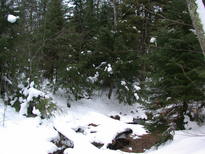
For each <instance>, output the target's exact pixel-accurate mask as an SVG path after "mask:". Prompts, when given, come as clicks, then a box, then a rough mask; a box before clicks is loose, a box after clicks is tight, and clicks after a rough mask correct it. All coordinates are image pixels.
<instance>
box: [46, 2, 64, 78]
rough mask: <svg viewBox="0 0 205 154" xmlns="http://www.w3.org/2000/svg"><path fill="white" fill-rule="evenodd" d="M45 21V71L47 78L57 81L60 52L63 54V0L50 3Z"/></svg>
mask: <svg viewBox="0 0 205 154" xmlns="http://www.w3.org/2000/svg"><path fill="white" fill-rule="evenodd" d="M45 15H46V17H45V19H44V22H45V26H44V27H43V35H44V39H45V44H44V46H43V54H44V55H43V57H44V58H43V69H44V70H45V74H44V75H45V77H46V78H49V79H51V81H52V80H53V79H54V77H55V79H57V76H56V75H57V71H58V68H57V67H58V66H57V64H58V60H59V58H58V57H59V55H58V54H59V52H61V50H62V48H61V46H60V45H61V44H60V43H59V39H58V38H59V36H60V35H62V33H63V31H62V30H63V25H64V13H63V7H62V1H61V0H51V1H50V2H49V3H48V9H47V12H46V14H45Z"/></svg>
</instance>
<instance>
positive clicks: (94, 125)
mask: <svg viewBox="0 0 205 154" xmlns="http://www.w3.org/2000/svg"><path fill="white" fill-rule="evenodd" d="M88 126H93V127H97V126H98V125H97V124H94V123H90V124H88Z"/></svg>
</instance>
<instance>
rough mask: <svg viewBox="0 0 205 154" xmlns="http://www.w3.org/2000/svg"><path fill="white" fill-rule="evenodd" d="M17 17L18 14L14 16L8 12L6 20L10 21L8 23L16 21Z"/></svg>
mask: <svg viewBox="0 0 205 154" xmlns="http://www.w3.org/2000/svg"><path fill="white" fill-rule="evenodd" d="M17 19H19V17H18V16H14V15H12V14H9V15H8V17H7V21H8V22H10V23H12V24H13V23H15V22H16V21H17Z"/></svg>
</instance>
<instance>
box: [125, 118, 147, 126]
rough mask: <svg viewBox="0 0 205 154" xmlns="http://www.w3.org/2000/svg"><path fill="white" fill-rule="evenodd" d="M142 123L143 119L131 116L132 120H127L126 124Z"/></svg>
mask: <svg viewBox="0 0 205 154" xmlns="http://www.w3.org/2000/svg"><path fill="white" fill-rule="evenodd" d="M144 123H145V120H144V119H136V118H133V120H132V122H128V123H127V124H140V125H143V124H144Z"/></svg>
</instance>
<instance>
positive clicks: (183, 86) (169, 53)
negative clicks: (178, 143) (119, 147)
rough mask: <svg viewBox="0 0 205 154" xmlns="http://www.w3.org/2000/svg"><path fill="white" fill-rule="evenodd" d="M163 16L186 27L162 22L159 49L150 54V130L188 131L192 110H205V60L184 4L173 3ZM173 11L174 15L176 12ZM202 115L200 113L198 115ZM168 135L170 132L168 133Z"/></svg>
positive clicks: (168, 6)
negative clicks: (187, 118) (186, 128)
mask: <svg viewBox="0 0 205 154" xmlns="http://www.w3.org/2000/svg"><path fill="white" fill-rule="evenodd" d="M166 7H167V8H164V9H165V10H166V9H167V10H166V11H164V15H166V16H168V17H169V19H171V20H174V21H175V20H181V21H182V23H187V25H185V24H171V23H169V21H166V22H162V24H161V26H162V27H160V29H159V31H158V34H157V47H156V48H153V49H152V50H153V52H152V53H151V54H150V68H151V70H152V72H151V76H150V77H151V88H150V90H149V91H150V93H151V98H150V99H151V103H150V104H147V106H148V108H149V109H150V110H151V112H152V114H153V117H152V118H151V119H150V120H151V122H150V123H148V125H147V126H148V128H149V129H150V130H151V131H156V130H160V129H161V131H162V132H167V131H168V130H170V129H171V130H176V129H185V127H184V125H185V121H184V119H185V116H186V115H188V116H189V117H190V118H193V117H192V108H193V106H195V105H197V106H198V107H199V108H203V104H204V99H205V95H204V90H205V89H204V82H205V78H204V76H203V75H200V74H203V70H204V66H205V61H204V57H203V56H202V52H201V51H200V47H199V43H198V41H197V38H196V36H195V35H194V34H193V32H192V31H191V30H190V27H189V25H188V24H189V23H191V20H190V17H189V15H188V13H187V9H186V4H185V2H184V1H177V0H174V1H171V2H170V5H167V6H166ZM173 12H174V13H173ZM199 114H200V113H199ZM168 134H169V133H168Z"/></svg>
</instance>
